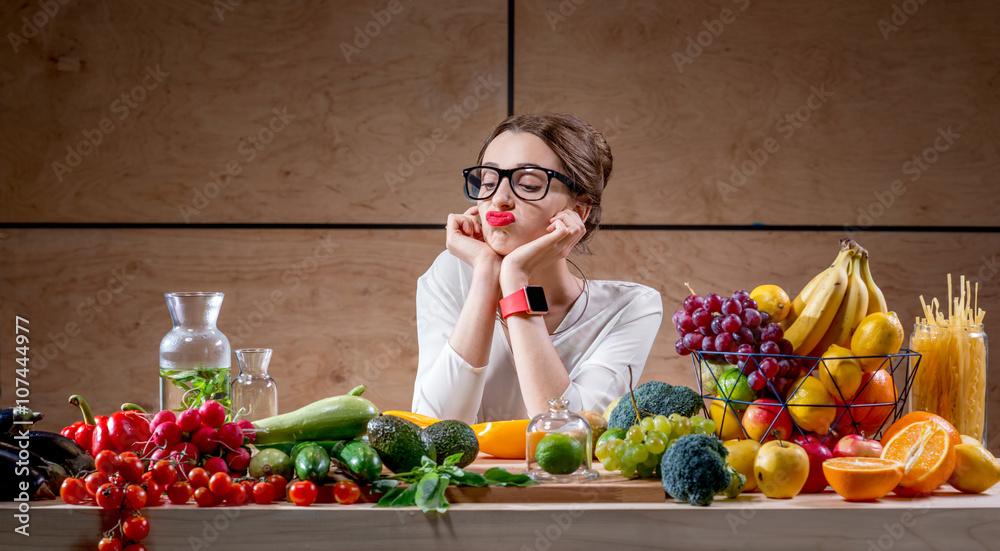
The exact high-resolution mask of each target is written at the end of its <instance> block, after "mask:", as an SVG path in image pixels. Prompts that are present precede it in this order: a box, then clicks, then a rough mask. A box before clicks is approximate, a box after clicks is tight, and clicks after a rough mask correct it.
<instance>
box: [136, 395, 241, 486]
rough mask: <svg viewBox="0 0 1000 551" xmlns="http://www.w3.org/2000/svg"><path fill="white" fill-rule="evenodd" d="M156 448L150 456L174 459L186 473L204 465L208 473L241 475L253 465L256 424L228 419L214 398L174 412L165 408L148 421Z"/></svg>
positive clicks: (158, 458) (155, 458) (159, 458)
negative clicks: (250, 444) (250, 445)
mask: <svg viewBox="0 0 1000 551" xmlns="http://www.w3.org/2000/svg"><path fill="white" fill-rule="evenodd" d="M149 428H150V431H151V433H152V436H151V438H152V442H153V444H155V446H156V449H155V450H154V451H153V453H152V454H151V455H150V457H149V458H150V459H152V460H154V461H158V460H161V459H172V460H174V461H175V463H176V464H177V465H178V466H179V467H180V468H181V469H182V470H183V471H184V473H187V472H188V471H190V470H191V469H193V468H195V467H201V468H203V469H205V470H207V471H208V472H209V473H217V472H224V473H230V474H235V475H241V474H243V473H245V472H246V470H247V467H248V466H249V465H250V449H249V448H248V447H247V444H249V443H251V442H253V441H254V439H255V438H256V434H255V433H254V431H253V430H252V429H253V425H252V424H251V423H250V422H249V421H247V420H245V419H241V420H239V421H236V422H226V410H225V408H224V407H223V406H222V404H220V403H219V402H216V401H215V400H206V401H205V403H203V404H202V405H201V406H200V407H198V408H190V409H187V410H184V411H182V412H180V413H177V414H175V413H174V412H173V411H170V410H163V411H161V412H159V413H157V414H156V415H154V416H153V419H152V420H151V421H150V423H149Z"/></svg>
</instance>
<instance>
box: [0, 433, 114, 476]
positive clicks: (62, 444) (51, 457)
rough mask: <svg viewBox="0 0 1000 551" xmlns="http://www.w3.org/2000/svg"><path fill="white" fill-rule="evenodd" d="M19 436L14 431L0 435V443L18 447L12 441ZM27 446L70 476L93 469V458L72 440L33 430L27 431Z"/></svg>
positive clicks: (59, 435) (15, 441)
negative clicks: (59, 466) (60, 467)
mask: <svg viewBox="0 0 1000 551" xmlns="http://www.w3.org/2000/svg"><path fill="white" fill-rule="evenodd" d="M19 434H20V433H19V432H18V431H16V430H15V431H14V433H13V434H0V442H5V443H7V444H11V445H13V446H17V447H19V446H20V444H18V440H15V439H14V437H15V436H18V435H19ZM28 444H29V445H28V449H29V450H31V451H33V452H35V453H37V454H38V455H40V456H42V458H44V459H45V460H46V461H48V462H50V463H57V464H59V465H61V466H62V467H63V469H65V470H66V472H67V473H69V475H70V476H74V477H75V476H79V475H80V474H81V473H87V472H91V471H93V470H94V469H95V467H94V458H93V457H91V455H90V453H88V452H87V450H85V449H83V446H81V445H80V444H77V443H76V442H75V441H74V440H73V439H72V438H66V437H65V436H63V435H61V434H56V433H54V432H45V431H40V430H33V431H28Z"/></svg>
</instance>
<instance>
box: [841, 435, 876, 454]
mask: <svg viewBox="0 0 1000 551" xmlns="http://www.w3.org/2000/svg"><path fill="white" fill-rule="evenodd" d="M833 456H834V457H882V444H881V443H879V441H878V440H869V439H867V438H865V437H864V436H861V435H860V434H848V435H847V436H844V437H843V438H841V439H840V440H837V445H836V446H834V448H833Z"/></svg>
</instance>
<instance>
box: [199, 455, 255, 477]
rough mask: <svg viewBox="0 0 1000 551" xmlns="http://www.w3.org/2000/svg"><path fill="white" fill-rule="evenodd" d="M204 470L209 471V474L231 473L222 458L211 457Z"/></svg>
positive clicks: (207, 460)
mask: <svg viewBox="0 0 1000 551" xmlns="http://www.w3.org/2000/svg"><path fill="white" fill-rule="evenodd" d="M248 464H249V463H248ZM202 468H203V469H205V470H206V471H208V474H215V473H228V472H229V465H226V460H225V459H223V458H221V457H209V458H208V459H206V460H205V465H204V466H203V467H202Z"/></svg>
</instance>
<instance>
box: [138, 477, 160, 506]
mask: <svg viewBox="0 0 1000 551" xmlns="http://www.w3.org/2000/svg"><path fill="white" fill-rule="evenodd" d="M141 486H142V488H143V489H144V490H146V507H152V506H154V505H159V504H160V497H162V496H163V491H164V490H165V487H164V486H163V485H161V484H158V483H157V482H156V481H155V480H150V481H147V482H143V483H142V485H141Z"/></svg>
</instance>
